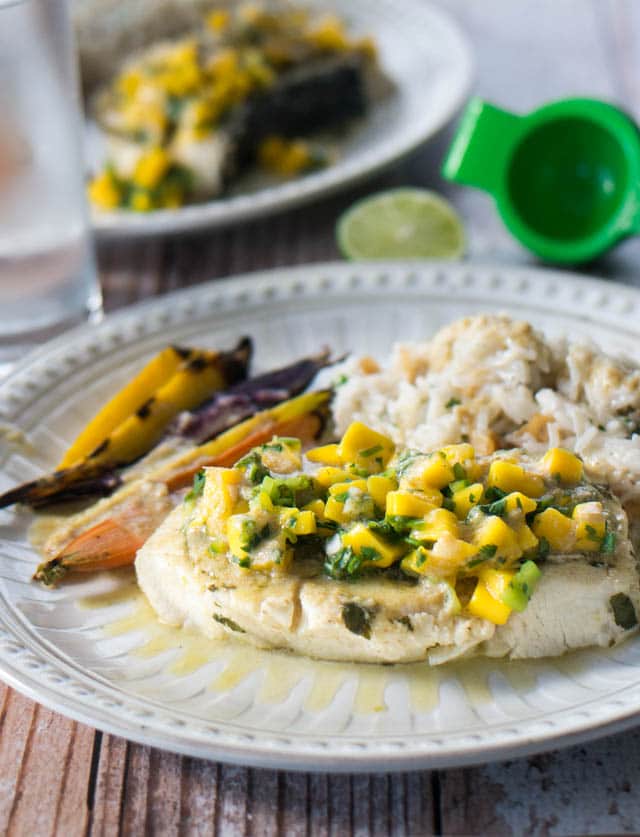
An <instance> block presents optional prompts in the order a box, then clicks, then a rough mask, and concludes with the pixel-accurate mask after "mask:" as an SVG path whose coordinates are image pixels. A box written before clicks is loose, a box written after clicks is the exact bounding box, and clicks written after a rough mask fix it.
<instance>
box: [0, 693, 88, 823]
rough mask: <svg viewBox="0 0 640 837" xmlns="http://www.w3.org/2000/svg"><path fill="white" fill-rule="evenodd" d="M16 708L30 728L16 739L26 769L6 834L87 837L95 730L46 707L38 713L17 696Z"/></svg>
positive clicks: (14, 699) (23, 728)
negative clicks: (88, 796) (88, 802)
mask: <svg viewBox="0 0 640 837" xmlns="http://www.w3.org/2000/svg"><path fill="white" fill-rule="evenodd" d="M11 703H15V704H17V706H16V709H17V710H18V711H20V712H21V713H22V714H23V716H24V723H23V724H22V725H21V728H20V729H17V728H16V729H15V731H16V732H17V735H15V737H14V738H13V740H14V742H18V743H19V747H20V752H19V753H18V754H17V755H18V761H19V763H20V766H21V769H20V771H19V774H18V780H17V783H16V785H15V794H14V798H13V805H12V807H11V812H10V816H9V820H8V823H7V830H6V833H7V834H9V835H24V834H29V835H30V834H34V835H42V837H45V836H46V835H50V834H51V835H54V834H56V835H65V837H66V835H68V837H74V835H81V834H84V833H85V830H86V826H87V821H88V808H87V787H88V782H89V772H90V768H91V746H92V742H93V735H94V733H93V730H91V729H89V728H88V727H82V726H81V725H79V724H77V723H75V721H71V720H69V719H68V718H64V717H63V716H61V715H57V714H56V713H54V712H50V711H49V710H48V709H45V708H44V707H42V706H36V707H35V708H34V706H33V704H31V702H30V701H27V700H26V699H25V698H22V697H18V696H17V695H15V696H14V695H12V696H11ZM20 704H22V705H21V706H20ZM7 717H8V715H7ZM4 738H5V736H4V735H3V739H4ZM14 776H15V773H14Z"/></svg>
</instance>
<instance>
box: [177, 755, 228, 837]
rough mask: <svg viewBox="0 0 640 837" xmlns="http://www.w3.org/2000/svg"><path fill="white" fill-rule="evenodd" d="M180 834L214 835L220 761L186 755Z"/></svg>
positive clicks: (188, 836) (208, 836) (207, 836)
mask: <svg viewBox="0 0 640 837" xmlns="http://www.w3.org/2000/svg"><path fill="white" fill-rule="evenodd" d="M182 770H183V782H182V808H181V812H182V813H181V817H180V834H181V835H182V837H191V835H194V837H213V835H214V834H215V817H216V806H217V803H218V771H219V768H218V765H217V764H214V763H212V762H207V761H202V760H201V759H190V758H187V759H184V762H183V767H182Z"/></svg>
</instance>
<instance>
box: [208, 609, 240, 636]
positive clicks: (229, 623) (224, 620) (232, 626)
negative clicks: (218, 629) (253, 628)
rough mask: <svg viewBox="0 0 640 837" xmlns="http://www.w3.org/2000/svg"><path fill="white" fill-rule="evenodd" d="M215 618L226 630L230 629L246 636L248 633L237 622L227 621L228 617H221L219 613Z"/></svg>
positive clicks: (215, 614)
mask: <svg viewBox="0 0 640 837" xmlns="http://www.w3.org/2000/svg"><path fill="white" fill-rule="evenodd" d="M213 618H214V619H215V620H216V622H219V623H220V624H221V625H224V626H225V627H226V628H229V629H230V630H231V631H236V632H237V633H240V634H244V633H246V631H245V630H244V628H241V627H240V625H238V623H237V622H234V621H233V619H227V617H226V616H219V615H218V614H217V613H214V614H213Z"/></svg>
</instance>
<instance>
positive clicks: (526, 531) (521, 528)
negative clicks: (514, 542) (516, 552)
mask: <svg viewBox="0 0 640 837" xmlns="http://www.w3.org/2000/svg"><path fill="white" fill-rule="evenodd" d="M514 531H515V533H516V538H517V539H518V545H519V547H520V549H521V550H522V551H523V552H529V551H531V550H532V549H536V547H537V546H538V543H539V542H538V539H537V538H536V536H535V535H534V534H533V532H532V531H531V529H530V528H529V526H527V524H526V523H519V524H517V525H516V526H514Z"/></svg>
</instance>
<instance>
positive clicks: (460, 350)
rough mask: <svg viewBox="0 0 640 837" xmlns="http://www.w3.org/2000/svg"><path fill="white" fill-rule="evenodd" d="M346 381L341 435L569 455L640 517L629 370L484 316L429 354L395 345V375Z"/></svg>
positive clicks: (364, 367)
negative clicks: (557, 450)
mask: <svg viewBox="0 0 640 837" xmlns="http://www.w3.org/2000/svg"><path fill="white" fill-rule="evenodd" d="M339 372H340V380H341V381H344V382H343V383H342V384H341V385H340V386H338V387H337V392H336V396H335V399H334V403H333V416H334V420H335V423H336V431H337V433H338V435H340V434H342V433H343V432H344V430H345V429H346V428H347V426H348V425H349V423H350V422H351V421H354V420H359V421H362V422H364V423H365V424H368V425H370V426H371V427H373V428H375V429H376V430H379V431H381V432H383V433H386V434H388V435H389V436H391V437H392V438H393V440H394V442H395V443H396V444H397V445H399V446H402V447H409V448H416V449H419V450H434V449H436V448H439V447H441V446H443V445H447V444H455V443H457V442H460V441H469V442H471V443H472V444H473V445H474V447H475V448H476V451H477V453H480V454H489V453H492V452H493V451H494V450H497V449H501V448H513V447H520V448H524V449H526V450H527V451H530V452H533V453H536V452H540V451H544V450H546V449H547V448H548V447H553V446H561V447H564V448H567V449H569V450H572V451H574V452H575V453H577V454H579V455H580V456H581V457H582V459H583V460H584V464H585V468H586V470H587V471H588V472H589V474H590V476H591V478H592V479H595V480H597V481H599V482H602V483H606V484H608V485H610V486H611V488H612V490H613V491H614V492H615V493H616V494H617V495H618V496H619V497H620V499H621V500H622V501H623V503H625V505H626V506H627V509H628V510H630V509H631V507H632V506H634V505H635V506H636V511H638V512H640V368H638V366H636V365H634V364H632V363H631V362H629V361H627V360H621V359H616V358H613V357H609V356H608V355H606V354H604V353H603V352H602V351H600V350H599V349H598V348H596V347H595V346H593V345H590V344H588V343H585V342H575V343H573V342H568V341H566V340H555V341H551V340H548V339H547V338H545V337H544V336H543V335H542V334H541V333H540V332H538V331H536V330H535V329H534V328H533V327H532V326H531V325H530V324H528V323H526V322H520V321H515V320H512V319H510V318H509V317H507V316H502V315H481V316H475V317H469V318H466V319H463V320H459V321H456V322H454V323H452V324H451V325H449V326H447V327H445V328H444V329H442V330H441V331H440V332H438V333H437V334H436V335H435V336H434V337H433V338H432V339H431V340H430V341H428V342H423V343H412V344H397V345H396V346H395V347H394V348H393V351H392V353H391V358H390V362H389V365H388V366H387V367H386V368H383V369H381V368H379V367H378V365H377V364H376V363H375V362H374V361H372V360H371V359H370V358H360V359H350V360H348V361H347V362H346V363H345V364H344V366H343V367H342V368H341V369H340V370H339ZM634 516H635V515H634Z"/></svg>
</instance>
